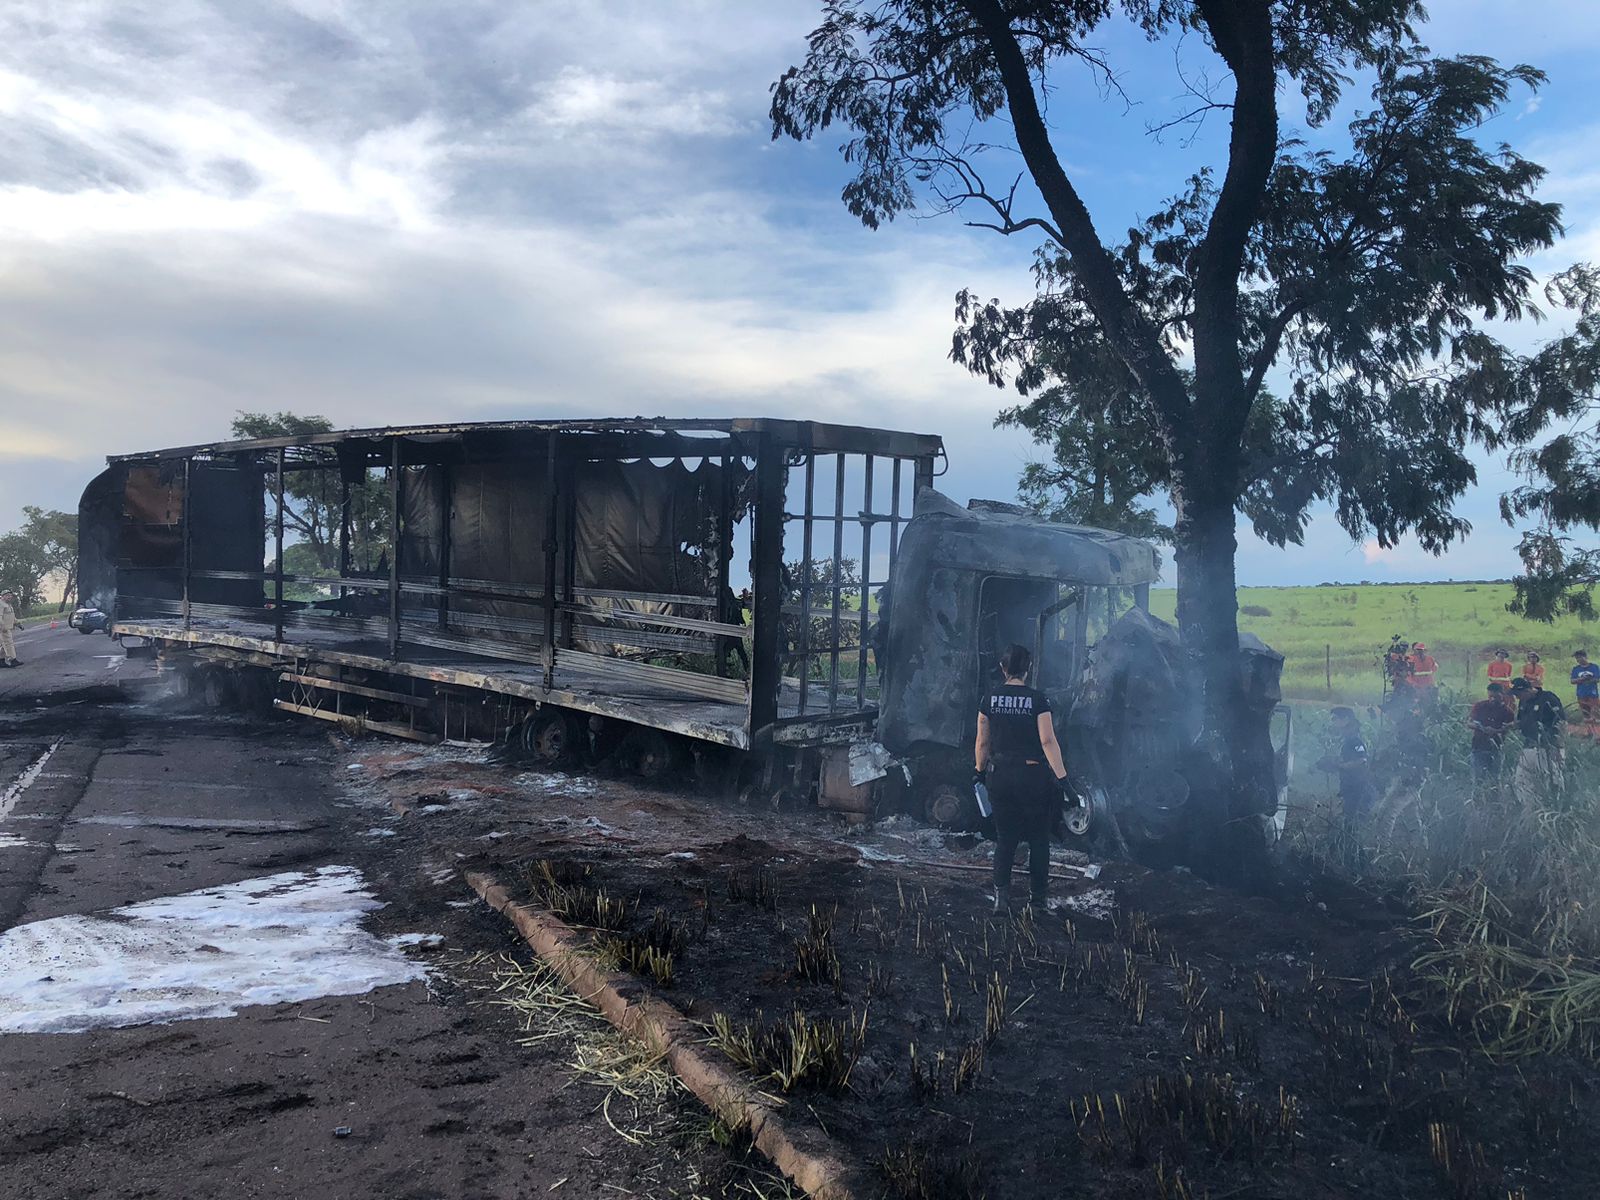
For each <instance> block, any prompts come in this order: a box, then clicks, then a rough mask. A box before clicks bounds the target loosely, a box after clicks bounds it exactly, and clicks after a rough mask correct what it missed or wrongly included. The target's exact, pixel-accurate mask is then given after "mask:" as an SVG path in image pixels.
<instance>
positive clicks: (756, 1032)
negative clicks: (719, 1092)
mask: <svg viewBox="0 0 1600 1200" xmlns="http://www.w3.org/2000/svg"><path fill="white" fill-rule="evenodd" d="M711 1028H712V1036H711V1044H712V1045H713V1046H715V1047H716V1048H717V1049H719V1050H721V1051H722V1052H723V1053H724V1054H726V1055H727V1056H728V1057H729V1058H730V1059H732V1060H733V1061H734V1062H735V1063H737V1064H738V1065H739V1066H741V1067H743V1068H744V1069H745V1070H747V1071H750V1072H751V1073H753V1074H755V1075H758V1076H760V1077H761V1078H762V1079H769V1080H771V1081H772V1082H773V1083H776V1084H777V1085H778V1087H779V1089H780V1090H782V1091H784V1092H792V1091H794V1090H795V1089H797V1088H802V1087H816V1088H821V1089H822V1090H824V1091H829V1092H836V1093H837V1092H843V1091H845V1090H847V1089H848V1088H849V1086H850V1074H851V1072H852V1071H854V1070H855V1066H856V1062H857V1060H859V1059H860V1057H861V1052H862V1050H863V1049H865V1047H866V1044H867V1014H866V1012H865V1011H863V1012H862V1013H861V1014H860V1016H855V1015H852V1016H851V1017H850V1018H849V1019H848V1020H844V1021H833V1020H828V1019H815V1018H812V1017H808V1016H806V1014H805V1013H803V1012H801V1011H800V1010H799V1009H795V1011H794V1012H793V1013H791V1014H790V1015H789V1016H788V1017H787V1018H786V1019H784V1020H781V1021H769V1022H761V1023H758V1024H755V1025H738V1026H736V1025H734V1023H733V1022H732V1021H731V1020H729V1019H728V1017H727V1016H725V1015H724V1014H722V1013H717V1014H716V1015H715V1016H713V1017H712V1018H711Z"/></svg>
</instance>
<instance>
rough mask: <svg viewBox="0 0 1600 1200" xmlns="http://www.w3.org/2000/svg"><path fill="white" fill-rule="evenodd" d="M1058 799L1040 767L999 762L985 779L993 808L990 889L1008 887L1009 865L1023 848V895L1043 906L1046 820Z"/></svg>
mask: <svg viewBox="0 0 1600 1200" xmlns="http://www.w3.org/2000/svg"><path fill="white" fill-rule="evenodd" d="M1059 794H1060V791H1059V789H1058V788H1057V787H1056V781H1055V777H1054V776H1053V774H1052V773H1051V771H1050V768H1049V767H1047V766H1045V764H1044V763H1025V762H1007V761H999V762H996V763H995V765H994V774H993V775H991V776H990V778H989V803H990V804H992V805H993V806H994V832H995V839H994V840H995V846H994V886H995V889H996V891H997V892H1001V893H1004V892H1006V891H1007V890H1009V889H1010V887H1011V864H1012V862H1013V861H1014V860H1015V859H1016V857H1017V847H1018V846H1019V845H1020V844H1021V843H1023V842H1027V843H1028V890H1029V894H1030V895H1031V896H1032V898H1033V899H1034V900H1038V901H1043V900H1044V898H1045V894H1046V892H1048V891H1049V886H1050V817H1051V814H1052V809H1053V806H1054V804H1055V802H1056V797H1057V796H1058V795H1059Z"/></svg>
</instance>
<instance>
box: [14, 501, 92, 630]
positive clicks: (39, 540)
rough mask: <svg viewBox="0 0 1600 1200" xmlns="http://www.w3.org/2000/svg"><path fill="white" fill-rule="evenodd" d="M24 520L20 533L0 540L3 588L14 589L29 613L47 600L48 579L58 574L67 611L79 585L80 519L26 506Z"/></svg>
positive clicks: (69, 514) (75, 515)
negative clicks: (68, 604)
mask: <svg viewBox="0 0 1600 1200" xmlns="http://www.w3.org/2000/svg"><path fill="white" fill-rule="evenodd" d="M22 516H23V523H22V527H21V528H20V529H16V530H13V531H12V532H11V533H8V534H5V535H4V536H3V537H0V587H10V588H14V589H15V590H16V592H17V599H18V601H19V602H20V604H21V606H22V608H24V609H28V608H32V607H34V606H35V605H37V604H39V603H40V602H41V601H42V600H43V599H44V582H45V579H46V578H47V577H48V576H50V575H53V574H59V575H60V576H61V577H62V588H63V593H62V601H61V605H62V607H64V606H65V604H66V600H67V598H68V597H70V596H71V595H72V594H73V592H74V591H75V589H76V587H77V581H78V515H77V513H65V512H57V511H49V512H47V511H45V510H44V509H42V508H39V507H38V506H36V505H32V504H27V505H24V506H23V508H22Z"/></svg>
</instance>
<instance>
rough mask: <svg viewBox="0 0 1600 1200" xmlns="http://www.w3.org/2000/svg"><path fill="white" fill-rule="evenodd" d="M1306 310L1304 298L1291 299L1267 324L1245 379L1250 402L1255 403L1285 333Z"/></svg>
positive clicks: (1247, 399) (1247, 397)
mask: <svg viewBox="0 0 1600 1200" xmlns="http://www.w3.org/2000/svg"><path fill="white" fill-rule="evenodd" d="M1305 310H1306V302H1305V301H1304V300H1291V301H1290V302H1289V303H1288V304H1286V305H1284V307H1283V310H1282V311H1281V312H1280V313H1278V315H1277V316H1275V317H1273V318H1272V320H1271V321H1270V322H1269V323H1268V324H1267V328H1266V332H1265V333H1263V334H1262V337H1261V347H1260V349H1258V350H1257V351H1256V361H1255V363H1254V364H1253V365H1252V366H1251V368H1250V377H1249V378H1248V379H1246V380H1245V381H1244V398H1245V400H1246V402H1247V403H1248V404H1251V405H1253V404H1255V402H1256V396H1257V395H1258V394H1259V393H1260V391H1261V382H1262V380H1263V379H1265V378H1266V376H1267V372H1268V371H1269V370H1270V369H1271V368H1272V360H1273V359H1275V358H1277V357H1278V347H1279V346H1281V345H1282V344H1283V335H1284V334H1285V333H1287V332H1288V330H1289V325H1290V324H1291V323H1292V322H1293V321H1294V319H1295V318H1296V317H1298V316H1299V315H1300V314H1301V313H1302V312H1304V311H1305Z"/></svg>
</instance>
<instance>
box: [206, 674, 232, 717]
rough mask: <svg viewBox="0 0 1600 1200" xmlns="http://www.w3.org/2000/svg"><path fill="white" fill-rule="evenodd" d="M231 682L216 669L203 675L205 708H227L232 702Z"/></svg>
mask: <svg viewBox="0 0 1600 1200" xmlns="http://www.w3.org/2000/svg"><path fill="white" fill-rule="evenodd" d="M231 683H232V681H231V680H230V679H229V678H228V677H227V675H226V674H225V673H224V672H222V671H221V670H218V669H213V670H210V671H207V672H206V673H205V700H206V707H207V708H227V707H229V705H230V704H231V703H232V701H233V688H232V687H231V686H230V684H231Z"/></svg>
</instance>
